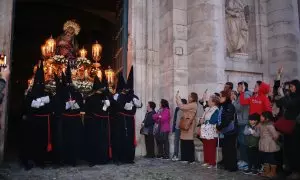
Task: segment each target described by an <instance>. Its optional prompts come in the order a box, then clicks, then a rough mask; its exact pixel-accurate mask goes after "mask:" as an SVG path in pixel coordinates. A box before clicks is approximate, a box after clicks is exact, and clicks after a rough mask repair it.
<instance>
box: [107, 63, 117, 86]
mask: <svg viewBox="0 0 300 180" xmlns="http://www.w3.org/2000/svg"><path fill="white" fill-rule="evenodd" d="M105 76H106V78H107V82H108V84H109V85H111V84H113V83H114V78H115V72H114V71H113V70H112V69H111V67H110V66H108V69H107V70H105Z"/></svg>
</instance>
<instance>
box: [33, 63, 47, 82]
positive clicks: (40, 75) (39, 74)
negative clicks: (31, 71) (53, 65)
mask: <svg viewBox="0 0 300 180" xmlns="http://www.w3.org/2000/svg"><path fill="white" fill-rule="evenodd" d="M44 83H45V74H44V66H43V62H41V63H40V65H39V67H38V68H37V70H36V73H35V76H34V82H33V84H44Z"/></svg>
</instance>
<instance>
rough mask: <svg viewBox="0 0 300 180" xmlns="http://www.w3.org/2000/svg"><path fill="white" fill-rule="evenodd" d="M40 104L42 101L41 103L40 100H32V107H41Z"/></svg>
mask: <svg viewBox="0 0 300 180" xmlns="http://www.w3.org/2000/svg"><path fill="white" fill-rule="evenodd" d="M39 104H40V103H39V102H38V101H36V100H33V101H32V102H31V107H33V108H39V107H40V105H39Z"/></svg>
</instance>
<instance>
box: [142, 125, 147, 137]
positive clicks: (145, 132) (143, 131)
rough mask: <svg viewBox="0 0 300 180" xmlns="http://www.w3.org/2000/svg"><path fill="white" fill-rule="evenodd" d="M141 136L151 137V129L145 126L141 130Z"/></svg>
mask: <svg viewBox="0 0 300 180" xmlns="http://www.w3.org/2000/svg"><path fill="white" fill-rule="evenodd" d="M140 134H142V135H146V136H147V135H149V128H146V127H145V126H143V127H142V128H141V130H140Z"/></svg>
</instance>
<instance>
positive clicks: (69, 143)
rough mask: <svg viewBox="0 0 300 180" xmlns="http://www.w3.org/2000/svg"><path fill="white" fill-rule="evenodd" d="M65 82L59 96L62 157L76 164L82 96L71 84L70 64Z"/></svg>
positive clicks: (81, 125)
mask: <svg viewBox="0 0 300 180" xmlns="http://www.w3.org/2000/svg"><path fill="white" fill-rule="evenodd" d="M63 81H64V80H63ZM65 83H66V84H65V87H64V89H63V92H62V98H61V101H62V103H64V107H63V109H62V110H61V116H60V119H61V120H60V121H61V122H62V137H63V138H62V140H63V152H64V153H63V156H64V157H63V158H64V163H66V164H70V165H72V166H76V161H77V159H78V158H79V157H80V153H81V144H82V140H83V124H82V118H81V116H82V115H81V112H82V110H83V98H82V95H81V94H80V93H79V92H78V91H76V90H75V88H74V86H73V84H72V77H71V68H70V64H68V67H67V70H66V79H65Z"/></svg>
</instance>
